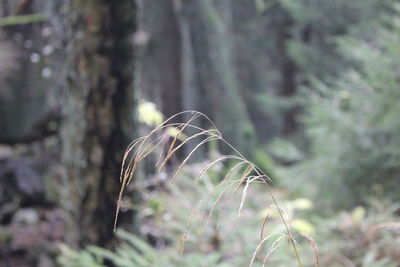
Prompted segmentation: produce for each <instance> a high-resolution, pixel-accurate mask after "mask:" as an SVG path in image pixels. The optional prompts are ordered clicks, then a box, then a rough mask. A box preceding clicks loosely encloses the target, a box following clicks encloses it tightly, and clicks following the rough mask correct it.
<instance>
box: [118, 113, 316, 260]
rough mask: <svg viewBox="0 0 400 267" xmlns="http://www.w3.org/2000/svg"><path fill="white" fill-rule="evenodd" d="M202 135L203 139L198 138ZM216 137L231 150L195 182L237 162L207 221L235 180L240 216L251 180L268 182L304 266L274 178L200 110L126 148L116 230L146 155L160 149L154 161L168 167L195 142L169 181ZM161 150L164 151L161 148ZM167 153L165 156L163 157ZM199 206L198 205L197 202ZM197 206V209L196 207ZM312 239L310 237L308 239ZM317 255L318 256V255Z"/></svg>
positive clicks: (165, 125) (163, 126) (170, 121)
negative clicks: (206, 126)
mask: <svg viewBox="0 0 400 267" xmlns="http://www.w3.org/2000/svg"><path fill="white" fill-rule="evenodd" d="M178 116H189V117H190V118H189V119H188V120H187V121H186V122H183V123H177V122H172V121H173V120H174V119H176V118H177V117H178ZM197 119H202V120H203V121H204V120H205V121H206V122H208V123H209V125H210V127H211V128H210V129H204V128H201V127H199V126H196V125H195V124H194V123H195V121H196V120H197ZM171 128H174V129H175V130H174V131H168V129H171ZM185 130H190V131H191V134H190V135H187V134H185V133H184V132H185ZM171 132H174V134H173V136H172V141H171V142H170V144H169V146H168V149H167V150H165V143H166V142H165V140H166V138H168V137H169V138H171V134H170V133H171ZM198 139H200V141H196V140H198ZM215 140H217V141H218V142H220V143H222V144H223V145H225V146H226V147H227V148H228V149H230V150H231V151H232V154H231V155H224V156H220V157H219V158H218V159H216V160H214V161H212V162H211V163H209V164H207V165H206V166H205V167H204V168H203V169H202V171H201V172H200V173H199V175H197V177H196V178H195V179H194V181H193V182H194V183H195V184H197V183H198V182H200V181H201V180H202V178H203V175H204V174H205V173H206V172H207V171H208V170H210V168H212V166H214V165H215V164H217V163H219V162H223V161H227V160H234V161H237V163H236V164H235V165H234V166H233V167H232V168H231V169H230V170H229V171H228V173H227V174H226V175H225V177H224V179H223V180H222V181H220V182H219V183H218V184H217V185H216V186H215V187H214V188H213V190H211V192H210V194H209V196H208V200H207V202H208V201H209V198H210V197H211V195H213V194H214V193H215V192H216V190H217V189H218V188H221V187H224V186H225V188H224V189H223V190H222V193H220V195H219V196H218V197H217V199H216V200H215V202H214V203H213V205H212V209H211V211H210V213H209V216H208V218H207V223H208V221H209V218H210V217H211V214H212V212H213V210H214V209H215V206H216V205H217V203H218V201H219V200H220V199H221V197H222V195H224V194H225V193H226V191H227V190H228V189H229V188H231V187H232V185H234V184H235V183H237V185H236V188H235V190H234V192H236V191H237V190H238V189H239V188H240V187H241V186H242V185H244V186H243V192H242V198H241V202H240V207H239V210H238V212H239V216H240V212H241V210H242V208H243V205H244V202H245V200H246V194H247V190H248V188H249V186H250V184H252V183H262V184H264V185H265V188H266V190H267V193H268V194H269V196H270V197H271V199H272V202H273V204H274V206H275V207H276V209H277V211H278V214H279V217H280V219H281V221H282V223H283V224H284V226H285V230H286V235H285V236H287V237H288V239H289V242H290V243H291V245H292V249H293V252H294V255H295V257H296V260H297V262H298V265H299V266H300V267H302V266H303V264H302V262H301V259H300V255H299V252H298V249H297V246H296V241H295V239H294V237H293V234H292V232H291V230H290V227H289V224H288V222H287V220H286V219H285V216H284V213H283V210H282V209H281V208H280V207H279V206H278V202H277V200H276V198H275V196H274V194H273V193H272V190H271V187H270V184H269V183H270V182H271V179H270V177H269V176H268V175H267V174H265V173H264V172H263V171H262V170H261V169H260V168H258V167H257V166H256V165H254V164H253V163H252V162H250V161H249V160H247V159H246V158H245V157H244V156H243V155H242V154H241V153H240V152H239V151H238V150H237V149H236V148H235V147H234V146H233V145H231V144H230V143H229V142H228V141H226V140H225V139H224V138H223V137H222V134H221V133H220V131H219V130H218V129H217V127H216V126H215V124H214V123H213V122H212V121H211V119H210V118H209V117H207V116H206V115H204V114H203V113H201V112H197V111H183V112H180V113H178V114H175V115H174V116H172V117H170V118H168V119H167V120H165V121H164V122H163V123H162V124H160V125H159V126H157V127H156V128H155V129H153V130H152V131H151V132H150V133H149V134H147V135H145V136H142V137H140V138H138V139H136V140H134V141H133V142H132V143H131V144H130V145H129V146H128V148H127V149H126V152H125V154H124V157H123V160H122V165H121V174H120V181H121V189H120V192H119V196H118V202H117V209H116V214H115V223H114V230H115V228H116V225H117V221H118V215H119V211H120V208H121V200H122V196H123V193H124V191H125V189H126V187H127V186H128V185H129V183H130V182H131V181H132V180H133V177H134V174H135V171H136V170H137V166H138V164H139V163H140V162H141V161H143V160H144V159H145V158H146V157H148V156H149V155H150V154H152V153H156V152H157V153H160V154H159V158H158V161H157V163H156V164H155V165H156V167H157V168H158V170H162V169H163V167H165V165H166V163H167V162H168V161H169V160H170V159H171V157H172V156H173V155H174V154H175V153H176V152H177V151H178V150H180V149H182V148H183V147H184V146H185V145H187V144H188V143H189V142H196V143H195V145H194V146H193V148H191V150H190V151H189V152H188V154H187V156H186V157H185V158H184V159H183V160H182V162H181V164H180V165H179V166H178V167H177V169H176V171H175V172H174V174H173V175H172V177H171V179H170V182H171V183H173V182H174V181H175V179H176V178H177V176H178V174H179V172H180V171H181V170H182V168H183V167H184V166H185V164H186V163H187V162H188V160H189V159H190V158H191V157H192V156H193V154H194V153H195V152H196V151H198V150H199V149H200V148H201V147H203V146H204V145H206V144H207V143H209V142H212V141H215ZM160 150H161V152H160ZM163 157H164V158H163ZM234 170H239V171H241V170H243V172H242V175H241V178H240V179H238V180H229V177H230V175H231V174H232V173H233V171H234ZM196 206H197V205H196ZM196 208H197V207H195V208H194V209H196ZM192 216H193V212H192V214H191V215H190V218H189V220H188V222H187V226H186V230H185V233H184V237H183V241H182V249H181V251H182V252H183V247H184V243H185V240H186V235H187V230H188V228H189V225H190V221H191V217H192ZM266 222H267V219H265V220H264V221H263V222H262V225H261V237H262V238H261V240H260V243H259V245H258V246H257V249H256V251H255V252H254V255H253V257H252V259H251V262H250V266H251V265H252V264H253V262H254V259H255V257H256V254H257V253H258V250H259V249H260V248H261V247H262V245H263V243H264V242H265V241H266V240H267V239H268V238H269V237H270V236H271V235H267V237H265V238H264V237H263V236H264V227H265V224H266ZM309 240H311V239H309ZM281 241H282V237H279V238H278V239H277V240H276V241H275V242H274V243H273V245H272V247H271V248H270V250H269V251H268V254H267V256H266V257H265V258H264V260H263V265H265V263H266V261H267V259H268V257H269V256H270V254H271V253H272V252H273V251H274V250H275V249H276V248H277V247H278V246H279V244H280V243H281ZM312 245H313V247H314V249H315V250H316V246H315V242H313V243H312ZM316 257H317V256H316Z"/></svg>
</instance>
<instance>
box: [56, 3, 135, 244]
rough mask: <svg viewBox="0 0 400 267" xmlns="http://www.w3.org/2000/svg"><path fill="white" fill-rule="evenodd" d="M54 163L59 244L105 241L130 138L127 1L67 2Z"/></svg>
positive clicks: (131, 25)
mask: <svg viewBox="0 0 400 267" xmlns="http://www.w3.org/2000/svg"><path fill="white" fill-rule="evenodd" d="M68 12H69V13H68V14H69V30H70V33H69V34H70V36H68V39H69V45H68V48H67V51H68V62H67V68H66V69H68V74H67V80H68V88H67V90H66V96H65V103H64V106H63V116H64V118H63V126H62V141H63V151H62V160H63V164H64V166H65V180H64V181H65V185H64V192H63V195H64V201H63V204H64V206H65V208H66V210H67V212H68V214H69V218H68V219H69V220H68V229H67V234H66V236H67V240H66V241H67V242H68V243H69V244H70V245H71V246H74V247H77V246H82V245H85V244H88V243H90V244H99V245H105V244H107V243H108V242H109V241H110V239H111V237H112V231H113V220H114V218H113V214H114V211H115V206H116V199H117V192H118V189H119V180H118V177H119V168H120V162H121V158H122V155H123V153H124V150H125V148H126V145H127V144H128V142H129V141H130V137H131V136H132V135H133V131H132V126H133V119H132V118H133V116H132V115H133V113H132V111H133V109H132V108H133V104H134V102H133V73H134V60H133V59H134V47H133V42H132V35H133V33H134V31H135V25H136V20H135V19H136V18H135V14H136V5H135V1H133V0H120V1H108V0H86V1H83V0H71V1H70V3H69V6H68Z"/></svg>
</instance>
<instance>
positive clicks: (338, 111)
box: [303, 15, 400, 207]
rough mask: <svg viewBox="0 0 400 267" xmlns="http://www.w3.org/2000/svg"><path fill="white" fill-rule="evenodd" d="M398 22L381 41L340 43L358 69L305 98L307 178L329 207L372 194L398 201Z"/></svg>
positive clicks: (383, 33) (385, 29) (315, 88)
mask: <svg viewBox="0 0 400 267" xmlns="http://www.w3.org/2000/svg"><path fill="white" fill-rule="evenodd" d="M397 20H398V15H396V16H395V17H394V18H393V20H392V22H391V23H390V24H389V25H387V26H386V27H382V28H381V29H380V30H379V31H378V33H379V35H377V37H378V39H377V40H374V41H368V40H363V39H354V38H346V39H342V41H341V43H340V44H341V50H342V51H344V52H345V54H344V56H346V57H347V58H349V59H350V60H352V61H354V62H356V64H357V66H358V67H357V68H356V69H355V68H353V69H348V70H346V71H345V72H343V75H341V76H340V77H339V78H338V79H336V80H335V81H334V83H333V85H332V86H328V85H326V84H325V83H323V82H321V81H318V80H314V81H313V83H312V87H313V90H308V91H307V93H306V96H307V98H308V100H307V109H306V115H305V116H304V122H305V125H306V131H307V133H308V135H309V137H310V141H311V144H312V159H311V160H309V161H308V162H307V164H306V166H305V169H303V171H304V172H303V177H304V176H305V177H307V178H308V179H312V180H313V181H319V183H316V184H315V185H317V186H318V187H317V188H314V190H315V191H318V192H319V193H320V199H321V200H322V201H324V200H325V202H327V203H329V204H330V205H331V206H332V204H334V205H335V206H342V207H343V206H344V207H348V206H352V205H355V204H357V203H365V202H366V200H367V199H368V198H369V196H370V195H371V194H372V195H376V196H378V197H380V196H382V195H386V196H387V197H390V198H392V199H397V200H398V199H399V194H398V190H396V188H398V181H399V173H400V151H399V150H398V149H397V148H398V147H399V146H400V135H399V134H398V133H399V131H400V120H399V119H398V115H399V114H400V104H399V101H398V99H400V90H399V86H400V82H399V81H400V80H399V78H400V76H399V71H398V70H399V68H400V64H399V62H400V61H399V59H400V45H399V44H400V38H399V36H398V34H397V33H398V31H399V29H400V28H399V25H398V22H397ZM338 192H340V194H341V196H342V197H340V198H339V199H338V198H337V194H338ZM333 194H334V195H333ZM322 196H323V197H322Z"/></svg>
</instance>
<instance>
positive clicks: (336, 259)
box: [60, 6, 400, 267]
mask: <svg viewBox="0 0 400 267" xmlns="http://www.w3.org/2000/svg"><path fill="white" fill-rule="evenodd" d="M391 12H392V13H391V15H390V16H383V17H382V19H381V21H380V22H379V26H378V27H375V28H374V30H373V32H374V37H373V38H372V37H371V36H368V35H367V36H359V35H354V36H353V37H344V38H340V39H338V40H336V41H337V48H338V51H340V56H341V57H343V58H344V59H345V60H347V61H349V62H352V64H351V66H349V67H345V68H342V70H341V71H340V73H339V75H337V76H336V78H334V79H330V80H329V81H324V80H323V79H321V78H318V77H317V76H313V77H311V78H309V82H308V85H307V86H304V87H303V89H302V90H301V94H300V95H299V101H300V102H301V103H303V107H304V113H303V115H302V121H303V123H304V127H305V129H304V130H305V131H304V132H305V135H306V138H307V141H306V142H305V143H299V142H297V141H296V140H294V141H293V140H290V139H275V141H274V142H271V143H270V144H269V145H268V148H267V149H268V151H269V152H270V154H269V155H266V154H265V155H264V154H261V155H259V154H256V153H255V154H253V155H252V158H253V159H254V160H255V162H257V164H261V165H260V167H256V165H254V164H253V163H251V162H250V161H248V160H247V159H245V158H244V157H243V156H242V155H241V154H240V152H238V151H236V150H235V149H234V148H233V152H235V153H236V152H237V153H238V154H235V155H234V156H226V155H224V154H220V153H221V152H219V149H220V148H221V144H217V141H221V140H223V139H222V136H221V133H220V132H219V131H218V130H217V129H216V128H214V127H212V129H202V128H197V127H198V126H196V124H192V123H193V121H194V120H195V119H196V118H197V117H196V116H199V113H191V114H194V115H193V117H191V119H189V120H188V121H187V122H186V123H171V124H170V125H166V124H162V126H159V127H158V128H156V130H154V131H152V132H150V134H149V135H145V137H144V139H147V138H149V136H151V135H152V134H153V133H155V132H156V131H160V132H162V133H163V134H162V135H158V137H157V138H153V139H152V140H153V141H151V142H150V143H149V144H145V143H140V141H139V143H136V144H135V145H137V146H139V147H140V148H139V150H136V151H139V152H132V151H134V150H132V151H131V150H130V149H131V147H130V148H129V149H128V154H127V160H129V161H130V162H131V163H130V164H129V165H126V164H123V177H122V187H123V188H122V190H124V189H125V187H126V186H127V184H128V180H130V179H132V176H131V175H132V174H133V173H132V172H133V170H134V169H136V168H137V167H138V166H137V165H136V164H137V163H139V161H141V160H144V158H145V157H147V156H149V157H150V158H151V159H150V160H149V161H150V162H157V163H156V164H157V165H158V167H160V166H161V167H165V166H164V165H166V164H167V162H169V163H168V164H170V163H171V162H172V163H171V164H170V165H169V167H167V168H164V169H162V168H160V170H161V171H160V172H154V174H153V175H152V176H151V178H146V179H144V178H141V177H140V175H137V177H136V178H135V179H136V181H134V182H132V183H135V187H136V188H137V189H138V191H140V192H142V194H141V199H142V201H141V204H140V205H139V206H132V205H131V204H129V203H130V202H129V200H127V199H125V198H122V200H121V201H120V203H123V204H120V205H122V206H124V205H125V206H124V207H125V208H128V207H129V208H133V209H135V210H136V211H137V212H138V221H139V228H138V231H137V235H138V236H141V237H142V238H143V239H138V238H137V236H136V235H132V234H128V233H127V232H123V231H121V230H118V232H117V235H118V236H119V238H120V240H121V242H122V243H121V244H120V245H119V246H117V248H116V249H115V250H114V251H110V250H104V249H101V248H98V247H89V248H87V249H86V250H83V251H73V250H70V249H68V248H66V247H64V248H63V256H62V257H61V259H60V262H61V263H63V264H64V265H65V266H82V264H83V262H84V263H85V264H84V265H85V266H106V265H105V262H112V263H113V264H115V265H116V266H177V265H182V266H246V265H250V266H264V265H268V264H270V265H271V266H296V264H297V265H299V264H300V265H301V264H303V266H362V267H369V266H370V267H377V266H382V267H383V266H385V267H387V266H392V267H396V266H398V264H399V262H400V250H399V247H400V243H399V242H400V239H399V234H400V223H399V212H400V206H399V202H398V201H399V193H398V192H399V191H398V181H399V173H400V169H399V168H400V152H399V150H398V147H399V145H400V135H399V134H398V133H399V131H400V121H399V120H398V115H399V114H400V104H399V101H398V100H399V99H400V90H399V86H400V79H399V78H400V76H399V75H400V72H399V70H400V65H399V62H400V39H399V34H398V33H399V29H400V28H399V27H400V25H399V14H398V7H397V6H395V7H394V8H393V9H392V10H391ZM393 13H394V14H395V15H393ZM147 105H149V104H147ZM150 105H151V104H150ZM147 114H152V113H151V112H150V113H149V112H147ZM153 114H155V115H154V116H150V117H151V118H147V119H144V121H145V122H146V120H147V122H146V123H147V124H152V122H150V121H151V120H154V118H156V119H155V120H156V121H158V122H161V121H160V117H162V115H160V114H158V115H157V113H156V111H153ZM157 118H158V119H157ZM185 128H186V129H185ZM187 128H193V129H194V130H193V129H192V131H191V132H190V134H188V133H186V132H185V130H187ZM193 136H194V137H193ZM163 138H167V139H168V138H169V139H168V140H169V141H168V142H164V141H163V140H164V139H163ZM139 140H143V139H139ZM188 140H191V141H193V140H197V143H195V144H194V145H191V146H190V149H189V150H186V151H189V152H187V153H186V156H185V157H183V160H182V159H181V160H180V161H179V160H178V158H179V157H177V158H174V157H175V155H174V153H175V152H176V151H177V150H178V149H179V148H180V147H181V146H182V145H183V144H185V145H188V143H190V142H189V141H188ZM224 142H225V141H223V142H222V143H224ZM165 144H168V145H166V146H165ZM224 145H226V144H224ZM164 146H165V147H164ZM203 146H204V147H206V148H204V147H203ZM302 146H303V147H304V146H307V147H309V148H308V149H302ZM228 148H229V149H231V150H232V147H231V145H230V144H228ZM197 149H199V150H202V149H203V151H207V153H206V159H203V160H200V161H198V160H197V161H193V160H190V159H189V158H190V157H191V156H192V153H194V152H195V151H196V150H197ZM222 151H226V149H222ZM151 152H157V153H156V154H157V155H158V156H150V153H151ZM129 153H134V154H133V156H132V155H130V154H129ZM174 162H179V163H174ZM282 163H283V164H282ZM288 163H290V164H288ZM181 164H182V165H181ZM173 166H175V167H174V168H171V167H173ZM126 170H127V171H126ZM262 170H265V171H267V173H269V172H271V173H273V176H272V181H271V180H270V178H269V177H268V176H266V174H265V173H264V172H263V171H262ZM176 171H177V174H175V172H176ZM124 175H126V176H124ZM175 178H176V179H175ZM171 181H174V183H171ZM250 183H252V184H251V186H249V184H250ZM253 183H254V184H253ZM274 183H276V184H277V186H275V185H273V184H274ZM265 186H266V187H265ZM271 194H272V195H273V196H275V197H274V198H273V199H271ZM285 226H287V229H286V227H285ZM143 240H145V241H143ZM291 242H293V244H291ZM292 245H293V246H294V247H295V252H294V253H293V247H292ZM181 253H182V255H180V254H181ZM296 253H298V255H299V257H300V259H301V260H300V261H301V262H302V263H299V261H298V260H297V259H296Z"/></svg>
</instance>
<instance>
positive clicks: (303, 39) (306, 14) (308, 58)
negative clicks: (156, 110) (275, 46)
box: [281, 0, 391, 81]
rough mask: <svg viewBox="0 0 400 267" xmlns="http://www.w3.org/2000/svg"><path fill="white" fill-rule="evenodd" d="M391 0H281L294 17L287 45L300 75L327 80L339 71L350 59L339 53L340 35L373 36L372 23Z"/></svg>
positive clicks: (377, 20) (306, 78) (378, 17)
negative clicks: (338, 41)
mask: <svg viewBox="0 0 400 267" xmlns="http://www.w3.org/2000/svg"><path fill="white" fill-rule="evenodd" d="M390 2H391V1H390V0H364V1H349V0H336V1H321V0H311V1H310V0H282V1H281V3H282V5H283V6H284V7H285V8H286V9H287V10H288V11H289V13H290V14H291V16H292V17H293V20H294V24H293V27H292V34H293V38H291V40H290V42H289V47H288V49H289V53H290V55H291V57H292V58H293V59H294V60H295V62H296V64H297V65H298V67H299V76H300V78H301V79H302V80H308V79H309V77H317V78H319V79H323V80H324V81H327V79H329V78H330V77H332V76H337V75H340V73H341V71H342V70H343V68H345V67H348V66H349V64H351V61H348V60H347V59H346V58H345V57H343V55H342V54H341V53H340V51H339V49H338V45H337V44H336V41H337V39H338V38H340V37H344V36H346V35H348V34H351V35H352V36H357V37H366V36H374V31H373V30H371V27H373V26H374V25H375V24H376V23H378V22H379V20H380V19H381V15H382V14H383V12H382V11H383V10H385V9H386V8H387V5H388V3H390Z"/></svg>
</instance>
